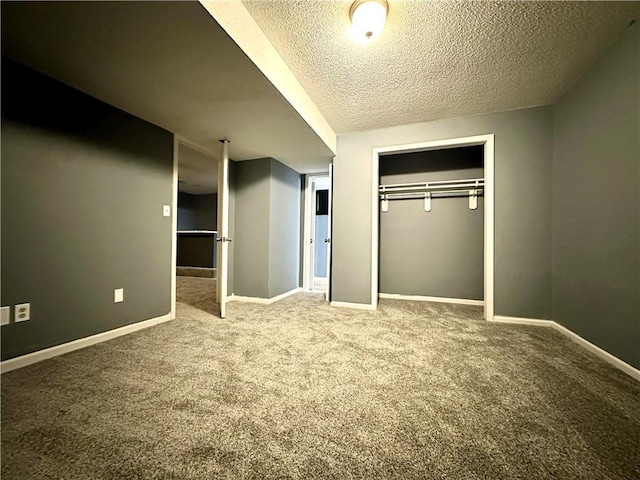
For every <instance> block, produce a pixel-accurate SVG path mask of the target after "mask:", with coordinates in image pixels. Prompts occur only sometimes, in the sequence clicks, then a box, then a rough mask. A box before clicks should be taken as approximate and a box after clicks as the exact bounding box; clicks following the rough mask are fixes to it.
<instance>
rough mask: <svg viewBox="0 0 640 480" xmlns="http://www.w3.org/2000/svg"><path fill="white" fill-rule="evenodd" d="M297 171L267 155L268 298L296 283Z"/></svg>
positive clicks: (298, 207) (297, 261)
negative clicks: (269, 179) (269, 174)
mask: <svg viewBox="0 0 640 480" xmlns="http://www.w3.org/2000/svg"><path fill="white" fill-rule="evenodd" d="M301 181H302V177H301V175H300V174H299V173H298V172H296V171H295V170H292V169H291V168H289V167H287V166H286V165H283V164H282V163H280V162H279V161H277V160H275V159H271V185H270V187H271V191H270V198H269V200H270V201H269V207H270V214H269V298H272V297H275V296H277V295H280V294H281V293H285V292H288V291H290V290H292V289H294V288H297V287H299V286H300V265H301V264H300V237H301V231H302V228H301V227H302V224H301V223H300V191H301V190H300V185H301Z"/></svg>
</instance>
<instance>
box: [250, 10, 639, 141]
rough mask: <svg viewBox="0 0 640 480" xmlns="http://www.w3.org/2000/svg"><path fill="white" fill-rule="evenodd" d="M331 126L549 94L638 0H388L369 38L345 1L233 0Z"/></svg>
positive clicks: (355, 126) (618, 29) (555, 94)
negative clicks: (377, 31) (362, 37)
mask: <svg viewBox="0 0 640 480" xmlns="http://www.w3.org/2000/svg"><path fill="white" fill-rule="evenodd" d="M243 3H244V4H245V6H246V7H247V9H248V10H249V12H250V13H251V15H252V16H253V17H254V19H255V20H256V22H257V23H258V25H259V26H260V28H262V30H263V31H264V33H265V34H266V36H267V37H268V38H269V39H270V40H271V42H272V43H273V45H274V46H275V48H276V50H277V51H278V52H279V53H280V55H281V56H282V58H283V59H284V60H285V62H286V63H287V64H288V66H289V68H290V69H291V70H292V72H293V73H294V75H295V76H296V77H297V78H298V81H299V82H300V83H301V84H302V86H303V87H304V89H305V90H306V91H307V93H308V94H309V96H310V97H311V99H312V100H313V101H314V102H315V103H316V105H317V106H318V108H319V110H320V111H321V112H322V114H323V115H324V117H325V118H326V119H327V121H328V122H329V124H330V125H331V127H332V128H333V129H334V130H335V131H336V133H346V132H353V131H363V130H370V129H374V128H381V127H388V126H393V125H402V124H408V123H415V122H424V121H430V120H435V119H439V118H447V117H456V116H464V115H474V114H481V113H489V112H499V111H505V110H511V109H517V108H524V107H530V106H536V105H546V104H550V103H553V102H554V101H555V100H557V99H558V98H559V96H560V95H562V94H563V93H564V92H565V91H566V90H567V89H568V88H569V87H570V86H571V85H572V84H573V83H574V82H575V81H576V80H577V79H578V78H579V76H580V75H581V73H582V72H584V71H585V70H586V69H587V68H588V67H589V66H590V65H591V64H593V63H594V62H595V61H596V60H597V59H598V57H599V56H601V55H602V54H603V53H604V51H605V50H606V49H607V48H608V47H609V46H611V45H612V44H613V43H614V42H615V41H616V39H617V38H618V37H619V36H620V35H621V34H622V32H623V31H624V29H625V28H626V27H627V26H628V24H629V23H630V21H631V20H632V19H636V18H638V16H639V15H640V2H531V1H525V2H453V1H452V2H440V1H436V2H428V1H399V0H389V4H390V8H389V15H388V18H387V25H386V27H385V30H384V31H383V32H382V34H381V35H380V36H379V37H378V38H376V39H374V40H373V41H371V42H369V43H362V42H357V41H356V40H354V39H353V38H352V37H351V35H350V32H349V27H350V23H349V7H350V4H351V2H350V1H346V2H344V1H295V0H261V1H248V0H246V1H244V2H243Z"/></svg>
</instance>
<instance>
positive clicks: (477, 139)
mask: <svg viewBox="0 0 640 480" xmlns="http://www.w3.org/2000/svg"><path fill="white" fill-rule="evenodd" d="M494 139H495V135H494V134H486V135H476V136H471V137H459V138H449V139H443V140H436V141H431V142H420V143H410V144H405V145H391V146H386V147H377V148H373V149H372V152H371V157H372V158H371V163H372V165H371V220H372V224H371V306H372V307H373V308H377V306H378V293H379V292H378V277H379V270H378V269H379V258H378V257H379V255H380V250H379V248H380V246H379V243H380V239H379V222H380V206H379V196H378V186H379V183H380V178H379V177H380V154H396V153H410V152H423V151H428V150H439V149H441V148H455V147H469V146H473V145H483V146H484V165H483V166H484V316H485V319H486V320H489V321H493V316H494V281H495V274H494V259H495V244H494V237H495V233H494V232H495V230H494V229H495V223H494V222H495V218H494V217H495V215H494V208H495V207H494V206H495V182H494V175H495V158H494V155H495V152H494V150H495V147H494V143H495V142H494Z"/></svg>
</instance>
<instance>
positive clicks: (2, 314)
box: [0, 307, 11, 325]
mask: <svg viewBox="0 0 640 480" xmlns="http://www.w3.org/2000/svg"><path fill="white" fill-rule="evenodd" d="M9 322H11V307H1V308H0V325H9Z"/></svg>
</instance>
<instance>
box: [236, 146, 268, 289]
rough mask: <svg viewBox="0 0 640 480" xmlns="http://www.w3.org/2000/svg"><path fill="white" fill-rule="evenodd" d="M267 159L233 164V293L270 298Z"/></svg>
mask: <svg viewBox="0 0 640 480" xmlns="http://www.w3.org/2000/svg"><path fill="white" fill-rule="evenodd" d="M270 189H271V161H270V159H265V158H263V159H259V160H248V161H243V162H236V164H235V229H234V230H235V232H234V235H235V236H234V237H232V238H233V242H232V243H233V244H234V253H233V259H234V268H233V271H234V293H235V294H236V295H241V296H246V297H259V298H268V297H269V238H270V236H269V215H270V206H269V201H270V200H269V196H270Z"/></svg>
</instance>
